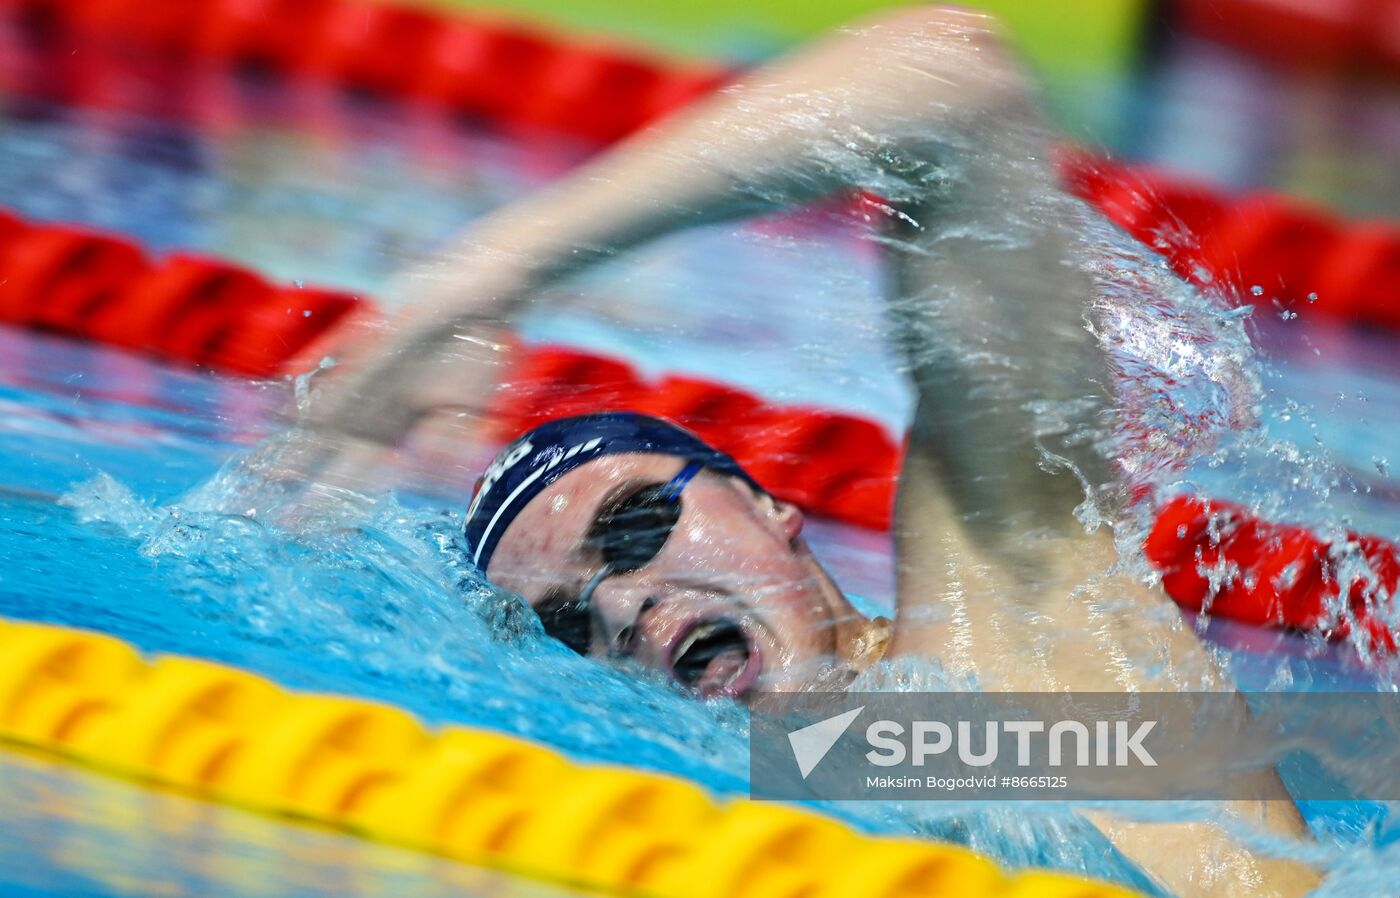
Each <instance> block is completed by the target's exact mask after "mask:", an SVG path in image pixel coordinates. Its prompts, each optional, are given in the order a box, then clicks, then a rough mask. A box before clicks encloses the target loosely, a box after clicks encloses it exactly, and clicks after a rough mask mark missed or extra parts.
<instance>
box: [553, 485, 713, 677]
mask: <svg viewBox="0 0 1400 898" xmlns="http://www.w3.org/2000/svg"><path fill="white" fill-rule="evenodd" d="M703 468H704V465H703V464H702V463H700V462H698V461H692V462H690V463H688V464H687V465H686V466H685V467H684V468H682V469H681V472H680V473H679V474H677V475H676V476H675V477H673V478H671V479H670V480H669V481H668V482H666V483H651V484H643V485H641V486H638V487H636V488H634V489H632V490H630V491H628V492H627V493H625V494H624V495H622V496H621V497H619V498H617V499H614V500H612V501H610V502H608V503H606V504H605V506H604V508H603V509H602V510H601V511H599V512H598V517H597V518H595V519H594V521H593V523H592V524H591V525H590V526H589V528H588V534H587V536H586V537H585V540H586V542H587V543H588V545H589V546H591V547H592V548H594V549H595V550H596V551H597V552H598V554H599V555H600V556H601V557H602V560H603V564H602V566H601V567H600V568H599V569H598V571H597V573H595V574H594V575H593V576H592V577H591V578H589V580H588V583H587V584H586V585H585V586H584V587H583V589H581V590H580V591H579V593H578V596H577V597H574V598H571V599H566V600H564V601H554V602H548V603H546V604H545V605H543V606H542V607H539V608H537V609H536V613H537V614H539V617H540V621H541V623H543V624H544V631H545V632H546V633H548V634H549V635H550V636H553V637H554V638H555V639H558V640H559V641H560V642H562V643H564V644H565V645H566V646H568V647H569V648H571V649H573V650H574V651H575V652H578V653H579V654H580V655H586V654H588V650H589V648H590V647H591V646H592V644H593V613H592V610H591V608H590V604H591V602H592V599H593V593H594V591H596V590H597V589H598V587H599V586H601V585H602V583H603V581H604V580H606V579H608V578H609V577H612V576H616V575H619V574H630V573H633V572H635V571H638V570H640V569H642V568H643V567H645V566H646V565H647V564H649V563H650V562H651V561H652V560H653V559H654V558H656V556H657V555H659V554H661V549H662V548H663V547H664V546H665V545H666V540H668V539H670V538H671V532H672V531H673V530H675V529H676V524H677V523H679V522H680V519H681V511H682V507H681V492H682V491H683V490H684V489H685V488H686V486H687V485H688V484H689V483H690V481H692V480H694V479H695V475H696V474H699V473H700V471H701V470H702V469H703ZM651 604H652V602H651V601H650V600H648V602H647V603H646V604H644V605H643V608H642V610H643V611H645V610H646V608H648V607H650V605H651ZM638 616H639V617H640V616H641V615H640V612H639V614H638ZM632 632H633V628H632V627H630V626H629V627H626V628H624V629H623V631H622V632H621V633H620V634H618V636H616V637H614V639H613V640H612V644H613V646H614V648H616V647H618V646H622V647H624V648H625V646H626V645H627V644H628V643H630V641H631V635H632Z"/></svg>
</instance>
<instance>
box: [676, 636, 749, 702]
mask: <svg viewBox="0 0 1400 898" xmlns="http://www.w3.org/2000/svg"><path fill="white" fill-rule="evenodd" d="M758 669H759V659H758V649H757V647H756V646H755V645H754V644H753V643H752V642H750V641H749V637H748V635H747V634H746V633H745V632H744V631H743V629H742V628H741V627H740V626H739V625H738V624H737V623H735V622H734V621H732V620H730V619H729V618H725V617H721V618H714V619H712V620H707V621H702V622H701V623H699V624H697V625H696V626H694V627H693V628H691V629H690V631H689V632H687V633H686V634H685V637H684V638H683V639H681V640H680V641H679V642H677V643H676V647H675V649H674V651H673V652H672V654H671V672H672V674H673V675H674V676H675V678H676V680H678V681H679V682H680V684H681V685H682V686H685V687H686V688H687V689H693V690H694V691H695V692H698V693H699V694H700V695H702V696H704V697H705V698H711V697H714V696H721V695H722V696H729V697H736V696H740V695H743V694H744V693H745V692H747V691H748V690H749V688H750V687H752V686H753V684H754V681H755V680H756V679H757V678H758Z"/></svg>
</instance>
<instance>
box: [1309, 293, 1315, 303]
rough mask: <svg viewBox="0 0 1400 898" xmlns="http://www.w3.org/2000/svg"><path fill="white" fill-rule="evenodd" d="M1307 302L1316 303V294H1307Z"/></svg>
mask: <svg viewBox="0 0 1400 898" xmlns="http://www.w3.org/2000/svg"><path fill="white" fill-rule="evenodd" d="M1308 302H1317V293H1315V292H1314V293H1309V294H1308Z"/></svg>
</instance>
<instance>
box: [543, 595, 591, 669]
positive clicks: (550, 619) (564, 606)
mask: <svg viewBox="0 0 1400 898" xmlns="http://www.w3.org/2000/svg"><path fill="white" fill-rule="evenodd" d="M535 613H536V614H538V615H539V616H540V623H542V624H544V631H545V633H547V634H549V635H550V636H552V637H554V638H555V639H557V640H559V641H560V642H562V643H564V645H566V646H568V647H569V648H570V649H573V650H574V651H575V652H577V653H578V654H580V655H587V654H588V650H589V649H590V648H592V646H593V617H592V615H591V614H589V612H588V605H587V604H586V603H584V602H580V601H579V600H578V598H577V597H576V596H573V595H570V594H569V591H568V590H565V589H557V590H552V591H550V592H549V593H548V594H547V595H546V596H545V598H544V599H543V600H541V601H540V603H539V604H538V605H536V606H535Z"/></svg>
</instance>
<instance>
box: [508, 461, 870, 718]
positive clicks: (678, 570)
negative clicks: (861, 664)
mask: <svg viewBox="0 0 1400 898" xmlns="http://www.w3.org/2000/svg"><path fill="white" fill-rule="evenodd" d="M683 466H684V462H682V461H681V460H679V459H677V458H674V457H672V456H668V455H660V454H650V453H628V454H622V455H614V456H607V457H604V458H601V459H598V460H596V461H592V462H589V463H588V464H586V465H582V466H580V467H579V468H577V469H575V470H573V471H570V472H569V473H568V474H566V475H564V476H563V477H561V478H559V480H557V481H556V482H554V483H553V484H551V485H550V486H549V488H547V489H546V490H545V491H544V492H543V493H541V494H540V495H539V496H537V497H536V498H535V499H534V500H533V501H532V502H531V503H530V504H529V505H528V506H526V507H525V508H524V509H523V510H522V511H521V512H520V514H519V516H517V517H516V518H515V520H514V521H512V522H511V525H510V527H509V528H508V529H507V530H506V531H505V533H504V534H503V536H502V537H501V541H500V543H499V544H498V546H497V548H496V551H495V554H494V555H493V556H492V558H491V563H490V565H489V567H488V569H487V571H486V573H487V576H488V578H489V579H490V580H491V581H492V582H493V583H496V584H499V585H500V586H503V587H505V588H507V589H510V590H512V591H513V592H516V593H518V594H519V595H521V596H522V597H524V598H525V599H526V600H527V601H528V602H529V603H530V604H531V605H532V606H533V607H536V608H539V607H541V606H543V605H545V604H548V603H552V602H557V601H560V600H561V599H562V598H565V597H568V598H573V597H576V596H578V594H579V592H580V591H581V590H582V589H583V588H584V586H585V585H586V584H587V583H588V581H589V580H590V579H591V578H592V577H593V576H594V575H595V574H596V573H597V572H598V571H599V569H600V568H601V567H602V558H601V556H600V555H599V553H598V551H597V549H596V548H595V547H594V546H593V545H591V544H590V541H589V540H588V538H587V536H588V531H589V528H590V526H592V525H593V523H594V521H595V520H597V518H598V516H599V513H600V511H603V510H605V509H606V508H607V507H608V505H609V503H610V502H613V501H615V500H616V498H617V497H618V496H620V495H625V494H627V493H629V492H631V491H632V490H634V489H636V488H637V487H639V486H643V485H647V484H655V483H665V482H666V481H669V480H670V479H671V478H672V477H674V476H675V475H676V474H677V473H678V472H679V471H680V470H681V468H682V467H683ZM681 506H682V510H681V515H680V519H679V521H678V522H677V524H676V526H675V528H674V530H672V532H671V534H670V536H669V537H668V538H667V539H666V542H665V544H664V545H663V546H662V548H661V551H660V552H659V553H658V554H657V555H656V557H655V558H653V559H652V560H651V561H650V562H649V563H647V564H646V565H644V566H643V567H641V568H640V569H639V570H637V571H635V572H632V573H627V574H619V575H615V576H609V577H607V578H606V579H604V580H603V581H602V583H601V584H600V585H598V586H597V588H596V589H595V590H594V591H593V593H592V598H591V601H590V602H589V608H590V611H591V617H592V624H593V626H592V638H591V644H590V649H589V654H590V655H592V656H595V657H607V656H609V655H618V654H625V655H628V656H630V657H632V658H634V659H635V660H636V661H638V662H640V663H642V664H644V665H646V666H647V667H651V668H654V669H656V670H658V671H661V672H662V673H664V674H666V675H668V676H670V677H672V678H673V679H676V680H677V681H678V682H680V683H681V684H682V685H683V686H686V687H687V688H691V689H694V690H695V691H696V692H697V693H699V694H700V695H703V696H706V697H710V696H732V697H736V698H741V699H742V698H743V697H745V696H746V695H747V694H749V693H750V692H752V691H753V690H755V689H765V690H781V691H789V690H793V689H797V688H800V687H802V686H804V685H808V684H811V683H814V682H817V681H819V680H820V678H821V677H823V676H825V675H827V674H828V673H829V671H830V669H831V667H832V665H833V662H835V661H836V660H837V659H839V658H840V657H842V655H843V653H844V651H845V648H846V646H847V644H848V643H849V642H850V641H851V639H852V638H853V634H854V633H856V632H858V631H860V630H862V629H863V628H864V626H865V624H866V621H865V619H864V618H863V617H861V616H860V615H859V614H858V613H857V612H856V611H855V610H854V609H853V608H852V607H851V605H850V603H849V602H848V601H847V600H846V597H845V596H844V595H843V594H842V592H841V590H840V589H839V588H838V587H837V586H836V584H835V582H833V581H832V579H831V577H830V576H829V575H828V574H827V573H826V571H825V570H823V569H822V567H821V565H820V564H819V563H818V562H817V560H816V558H815V557H813V555H812V553H811V551H810V549H808V547H807V544H806V541H805V540H804V539H803V537H802V527H803V517H802V512H800V511H799V510H798V509H797V508H796V507H795V506H793V505H791V504H789V503H786V502H781V501H778V500H775V499H773V498H772V497H771V496H768V495H767V494H764V493H758V492H756V491H754V490H753V488H751V487H750V486H749V485H747V484H746V483H744V482H742V481H741V480H738V479H736V478H733V477H730V476H728V475H724V474H717V473H714V472H711V471H702V472H701V473H700V474H699V475H698V476H697V477H696V478H695V479H694V480H692V481H691V482H690V483H689V484H688V485H687V486H686V487H685V490H684V491H683V492H682V494H681ZM707 636H708V637H709V638H708V639H707V638H706V637H707ZM697 646H698V647H699V649H700V651H695V650H696V648H697ZM706 646H708V652H707V651H705V649H706ZM707 654H708V655H712V656H713V657H709V658H707V657H705V656H706V655H707Z"/></svg>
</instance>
